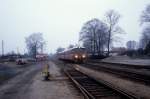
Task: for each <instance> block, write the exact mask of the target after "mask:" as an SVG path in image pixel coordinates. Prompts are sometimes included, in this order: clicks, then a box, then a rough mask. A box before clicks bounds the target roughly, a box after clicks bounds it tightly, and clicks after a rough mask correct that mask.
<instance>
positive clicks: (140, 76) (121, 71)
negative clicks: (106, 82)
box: [82, 63, 150, 85]
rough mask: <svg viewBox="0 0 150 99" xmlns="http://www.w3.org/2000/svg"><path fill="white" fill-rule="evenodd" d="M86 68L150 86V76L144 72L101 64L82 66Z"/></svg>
mask: <svg viewBox="0 0 150 99" xmlns="http://www.w3.org/2000/svg"><path fill="white" fill-rule="evenodd" d="M82 66H84V67H87V68H90V69H94V70H97V71H105V72H109V73H112V74H115V75H117V76H121V77H125V78H128V79H130V80H133V81H138V82H140V83H144V84H146V85H150V74H149V73H145V72H142V71H140V72H139V71H136V70H135V69H129V68H120V67H115V66H110V65H106V64H105V65H101V64H91V63H87V64H84V65H82Z"/></svg>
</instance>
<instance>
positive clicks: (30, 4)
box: [0, 0, 150, 53]
mask: <svg viewBox="0 0 150 99" xmlns="http://www.w3.org/2000/svg"><path fill="white" fill-rule="evenodd" d="M147 4H150V0H0V40H4V43H5V53H7V52H10V51H12V50H13V51H15V52H16V51H17V48H18V49H19V51H20V52H24V50H25V51H27V50H26V49H25V39H24V38H25V37H27V36H29V35H30V34H32V33H33V32H42V33H43V36H44V38H45V39H46V41H47V48H46V52H48V53H50V52H55V50H56V48H57V47H59V46H62V47H67V46H68V45H69V44H76V43H78V38H79V31H80V29H81V27H82V26H83V23H85V22H86V21H88V20H90V19H92V18H99V19H100V20H103V19H104V14H105V12H106V11H108V10H109V9H114V10H116V11H118V12H119V13H120V14H121V16H122V17H121V19H120V22H119V24H120V26H121V27H122V28H123V29H124V30H125V31H126V34H125V35H122V38H123V40H122V43H121V44H118V46H119V45H121V46H122V45H123V46H125V42H126V41H128V40H136V41H138V40H139V37H140V31H141V28H140V26H139V24H140V22H139V20H140V14H141V12H142V10H143V9H144V8H145V6H146V5H147ZM0 51H1V46H0ZM0 53H1V52H0Z"/></svg>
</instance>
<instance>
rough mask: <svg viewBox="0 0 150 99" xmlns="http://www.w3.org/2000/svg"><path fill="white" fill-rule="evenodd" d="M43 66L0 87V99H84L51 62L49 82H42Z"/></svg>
mask: <svg viewBox="0 0 150 99" xmlns="http://www.w3.org/2000/svg"><path fill="white" fill-rule="evenodd" d="M44 64H45V63H44ZM44 64H37V65H33V66H31V67H30V68H29V69H28V70H26V72H24V73H22V74H21V75H17V76H16V77H14V78H13V79H11V80H10V81H8V82H7V83H6V84H4V85H2V86H0V99H84V98H83V96H82V94H80V93H79V92H78V91H77V90H76V89H75V87H74V86H72V84H71V82H69V80H68V78H67V77H65V76H64V75H63V76H62V74H61V73H60V70H59V68H57V66H56V65H55V64H54V63H52V62H49V65H50V69H49V71H50V74H51V80H50V81H44V80H43V77H42V73H41V72H42V70H43V65H44Z"/></svg>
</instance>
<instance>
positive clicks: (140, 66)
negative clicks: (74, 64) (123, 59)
mask: <svg viewBox="0 0 150 99" xmlns="http://www.w3.org/2000/svg"><path fill="white" fill-rule="evenodd" d="M88 62H89V63H99V64H103V65H111V66H115V67H122V68H131V69H147V70H150V66H148V65H134V64H124V63H109V62H103V61H96V60H88Z"/></svg>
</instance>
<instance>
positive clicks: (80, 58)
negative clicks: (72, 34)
mask: <svg viewBox="0 0 150 99" xmlns="http://www.w3.org/2000/svg"><path fill="white" fill-rule="evenodd" d="M86 58H87V54H86V52H85V51H84V50H79V51H78V52H76V53H75V54H74V61H75V62H76V63H83V62H85V60H86Z"/></svg>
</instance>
